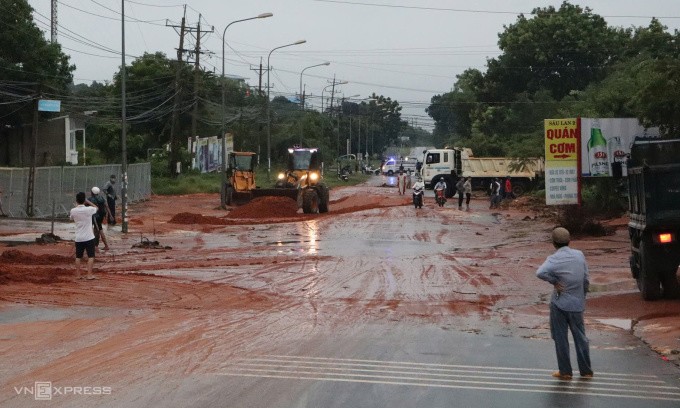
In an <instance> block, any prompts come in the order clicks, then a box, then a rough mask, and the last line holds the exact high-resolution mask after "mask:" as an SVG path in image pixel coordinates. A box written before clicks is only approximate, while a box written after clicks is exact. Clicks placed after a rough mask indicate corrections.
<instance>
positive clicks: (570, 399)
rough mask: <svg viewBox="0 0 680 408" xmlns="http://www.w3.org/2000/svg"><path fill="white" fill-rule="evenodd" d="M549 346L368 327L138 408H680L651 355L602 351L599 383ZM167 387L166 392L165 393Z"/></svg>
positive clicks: (672, 381)
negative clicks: (568, 376) (560, 360)
mask: <svg viewBox="0 0 680 408" xmlns="http://www.w3.org/2000/svg"><path fill="white" fill-rule="evenodd" d="M553 361H554V354H553V349H552V345H551V344H550V343H549V342H545V341H536V340H527V339H518V338H512V337H503V336H497V335H493V334H491V335H479V334H466V333H460V332H457V331H456V330H444V329H441V328H422V329H418V330H413V328H410V327H404V326H402V325H399V324H396V325H392V324H391V325H390V327H385V326H383V325H367V326H364V327H361V328H360V329H358V330H357V331H356V332H355V333H354V334H352V336H350V337H339V338H327V337H326V338H322V337H314V338H309V339H305V340H302V339H301V341H300V342H299V343H297V344H289V345H287V347H286V348H280V349H272V350H271V354H265V355H257V356H243V358H242V359H241V360H239V361H236V362H233V363H229V364H224V366H223V367H222V368H221V369H219V370H217V372H216V373H215V374H214V375H209V376H201V377H199V378H192V379H191V380H186V381H181V382H165V383H164V388H165V389H166V390H168V391H167V393H156V394H155V395H153V397H152V398H149V399H148V401H145V400H144V399H142V400H141V401H140V400H138V401H135V405H139V404H140V403H142V405H144V404H146V403H147V402H148V403H149V404H153V405H158V404H160V405H166V404H167V405H168V406H170V405H172V406H198V407H212V406H228V407H244V408H245V407H251V408H257V407H262V408H265V407H326V408H328V407H428V408H435V407H631V408H633V407H641V406H644V407H669V408H670V407H678V406H679V404H680V389H679V388H678V370H677V368H675V367H673V366H671V365H669V364H667V363H663V362H662V361H660V360H659V358H658V357H657V356H656V355H654V354H653V353H651V352H649V351H644V350H642V349H638V350H636V351H630V350H610V351H597V352H595V353H594V355H593V365H594V367H596V376H595V378H593V379H592V380H583V379H579V378H578V376H577V377H575V378H574V379H573V380H572V381H559V380H556V379H553V378H552V377H551V376H550V373H551V368H552V367H553V366H554V365H553ZM159 388H163V387H159Z"/></svg>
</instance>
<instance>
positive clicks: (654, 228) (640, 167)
mask: <svg viewBox="0 0 680 408" xmlns="http://www.w3.org/2000/svg"><path fill="white" fill-rule="evenodd" d="M628 189H629V190H628V192H629V194H628V197H629V211H630V221H629V223H628V232H629V234H630V244H631V257H630V269H631V272H632V273H633V277H634V278H635V279H636V280H637V284H638V288H639V289H640V292H641V293H642V298H643V299H645V300H654V299H658V298H660V297H662V296H663V297H666V298H677V297H680V284H678V276H677V274H678V265H679V264H680V139H666V140H664V139H641V138H637V139H636V140H635V141H634V143H633V146H632V147H631V152H630V158H629V160H628Z"/></svg>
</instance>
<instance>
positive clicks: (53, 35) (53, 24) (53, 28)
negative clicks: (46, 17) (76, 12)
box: [50, 0, 58, 44]
mask: <svg viewBox="0 0 680 408" xmlns="http://www.w3.org/2000/svg"><path fill="white" fill-rule="evenodd" d="M50 11H51V16H50V17H51V19H50V42H51V43H52V44H54V43H56V42H57V26H58V24H57V0H52V7H50Z"/></svg>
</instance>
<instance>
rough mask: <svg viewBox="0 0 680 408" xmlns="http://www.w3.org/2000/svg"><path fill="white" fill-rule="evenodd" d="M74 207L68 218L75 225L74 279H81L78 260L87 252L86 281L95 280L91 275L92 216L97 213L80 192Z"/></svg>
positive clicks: (92, 262) (92, 254)
mask: <svg viewBox="0 0 680 408" xmlns="http://www.w3.org/2000/svg"><path fill="white" fill-rule="evenodd" d="M76 204H77V205H76V206H75V207H74V208H72V209H71V213H70V217H71V219H72V220H73V221H75V223H76V239H75V242H76V279H82V277H81V273H80V272H81V268H82V266H81V264H80V260H81V259H82V258H83V253H84V252H87V277H86V278H87V279H96V278H95V276H94V275H93V274H92V265H93V264H94V232H93V231H92V216H93V215H94V214H96V213H97V206H96V205H94V204H92V203H91V202H89V201H87V200H86V199H85V193H83V192H82V191H81V192H80V193H78V194H76Z"/></svg>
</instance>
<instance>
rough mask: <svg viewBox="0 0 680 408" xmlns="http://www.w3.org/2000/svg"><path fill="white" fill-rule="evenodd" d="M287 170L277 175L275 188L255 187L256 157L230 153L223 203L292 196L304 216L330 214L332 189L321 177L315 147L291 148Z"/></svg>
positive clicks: (318, 154)
mask: <svg viewBox="0 0 680 408" xmlns="http://www.w3.org/2000/svg"><path fill="white" fill-rule="evenodd" d="M288 153H289V155H288V160H287V166H286V170H285V171H284V172H281V173H279V174H278V177H277V180H276V184H275V185H274V188H259V187H257V186H256V184H255V172H254V168H255V162H256V154H255V153H252V152H231V153H229V156H228V158H227V182H226V185H225V186H224V188H223V189H222V191H223V194H225V197H224V202H226V204H227V205H230V206H231V205H234V204H237V203H243V202H247V201H250V200H251V199H252V198H255V197H264V196H278V197H290V198H292V199H293V200H296V201H297V204H298V208H302V211H303V212H304V213H305V214H315V213H325V212H328V207H329V201H330V189H329V188H328V186H326V184H325V183H324V181H323V176H322V174H321V168H322V163H321V155H320V153H319V150H318V149H315V148H299V147H294V148H291V149H288Z"/></svg>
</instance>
